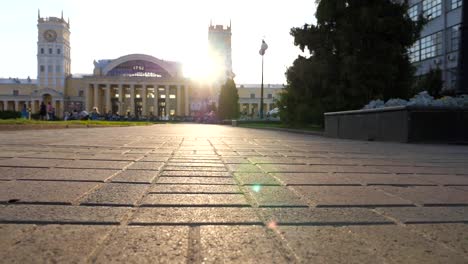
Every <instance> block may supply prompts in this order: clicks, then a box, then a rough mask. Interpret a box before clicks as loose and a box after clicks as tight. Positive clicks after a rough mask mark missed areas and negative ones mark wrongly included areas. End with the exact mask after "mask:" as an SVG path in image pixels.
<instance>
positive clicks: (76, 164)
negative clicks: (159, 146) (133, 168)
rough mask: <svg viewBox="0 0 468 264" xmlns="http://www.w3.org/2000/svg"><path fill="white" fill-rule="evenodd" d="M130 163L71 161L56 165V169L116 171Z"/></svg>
mask: <svg viewBox="0 0 468 264" xmlns="http://www.w3.org/2000/svg"><path fill="white" fill-rule="evenodd" d="M130 163H131V162H130V161H104V160H73V161H67V162H63V163H61V164H59V165H57V168H70V169H73V168H77V169H117V170H121V169H123V168H125V167H126V166H128V165H129V164H130Z"/></svg>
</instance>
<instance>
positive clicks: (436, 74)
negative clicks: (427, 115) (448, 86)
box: [413, 67, 444, 98]
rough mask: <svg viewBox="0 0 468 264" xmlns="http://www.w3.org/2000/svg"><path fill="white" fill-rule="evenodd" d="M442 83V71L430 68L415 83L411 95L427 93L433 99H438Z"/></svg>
mask: <svg viewBox="0 0 468 264" xmlns="http://www.w3.org/2000/svg"><path fill="white" fill-rule="evenodd" d="M443 83H444V82H443V80H442V70H441V69H440V68H439V67H437V68H435V69H433V68H431V69H430V70H429V72H428V73H427V74H426V75H424V76H422V77H421V78H420V79H419V80H418V81H417V82H416V84H415V89H414V91H413V94H416V93H419V92H422V91H427V92H428V93H429V94H430V95H431V96H433V97H434V98H439V97H440V96H441V91H442V85H443Z"/></svg>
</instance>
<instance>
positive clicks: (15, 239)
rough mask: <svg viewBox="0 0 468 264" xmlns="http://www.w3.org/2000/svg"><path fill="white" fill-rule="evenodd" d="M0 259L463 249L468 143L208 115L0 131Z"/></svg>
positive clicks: (391, 257)
mask: <svg viewBox="0 0 468 264" xmlns="http://www.w3.org/2000/svg"><path fill="white" fill-rule="evenodd" d="M0 142H1V143H0V248H1V250H0V262H2V263H14V262H16V263H43V262H59V263H77V262H92V263H94V262H97V263H107V262H123V263H128V262H130V263H231V262H232V263H468V224H467V223H468V147H466V146H448V145H410V144H395V143H379V142H360V141H348V140H336V139H327V138H323V137H318V136H310V135H309V136H308V135H299V134H290V133H285V132H278V131H265V130H253V129H245V128H235V127H229V126H214V125H189V124H187V125H183V124H181V125H155V126H151V127H129V128H92V129H64V130H41V131H17V132H11V131H4V132H0Z"/></svg>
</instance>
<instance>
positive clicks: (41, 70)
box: [39, 65, 62, 72]
mask: <svg viewBox="0 0 468 264" xmlns="http://www.w3.org/2000/svg"><path fill="white" fill-rule="evenodd" d="M53 69H54V68H53V65H48V66H47V71H48V72H53ZM39 70H40V72H44V71H45V66H44V65H41V66H39ZM55 72H62V66H61V65H55Z"/></svg>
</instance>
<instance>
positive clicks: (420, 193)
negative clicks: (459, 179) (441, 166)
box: [379, 186, 468, 205]
mask: <svg viewBox="0 0 468 264" xmlns="http://www.w3.org/2000/svg"><path fill="white" fill-rule="evenodd" d="M379 189H381V190H383V191H384V192H387V193H390V194H392V195H394V196H398V197H401V198H403V199H406V200H409V201H412V202H413V203H417V204H420V205H468V195H467V193H466V192H464V191H462V190H457V189H455V188H452V187H440V186H410V187H395V186H379Z"/></svg>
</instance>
